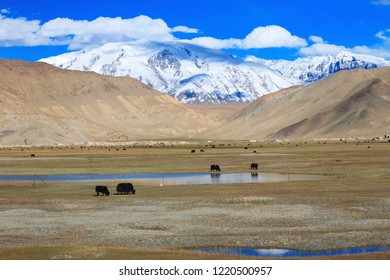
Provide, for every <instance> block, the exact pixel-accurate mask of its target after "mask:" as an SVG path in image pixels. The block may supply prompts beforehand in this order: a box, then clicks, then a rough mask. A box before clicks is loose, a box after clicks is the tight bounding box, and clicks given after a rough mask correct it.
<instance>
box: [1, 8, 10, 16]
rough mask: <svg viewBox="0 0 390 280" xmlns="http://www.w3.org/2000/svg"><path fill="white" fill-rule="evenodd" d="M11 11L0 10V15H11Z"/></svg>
mask: <svg viewBox="0 0 390 280" xmlns="http://www.w3.org/2000/svg"><path fill="white" fill-rule="evenodd" d="M10 12H11V11H10V10H9V9H1V10H0V14H3V15H5V14H9V13H10Z"/></svg>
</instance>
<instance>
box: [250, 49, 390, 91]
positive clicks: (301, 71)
mask: <svg viewBox="0 0 390 280" xmlns="http://www.w3.org/2000/svg"><path fill="white" fill-rule="evenodd" d="M249 60H252V61H253V60H256V59H255V58H250V59H249ZM257 61H258V62H260V63H263V64H264V65H266V66H268V67H270V68H271V69H273V70H275V71H279V72H280V73H281V74H282V75H283V76H284V77H286V78H288V79H296V80H297V81H300V82H302V83H304V84H307V83H312V82H315V81H318V80H320V79H323V78H325V77H328V76H330V75H332V74H334V73H336V72H339V71H341V70H353V69H357V68H361V69H373V68H378V67H383V66H390V62H389V61H386V60H384V59H382V58H378V57H374V56H370V55H359V54H353V53H350V52H341V53H339V54H337V55H336V56H315V57H307V58H298V59H296V60H295V61H287V60H274V61H270V60H268V61H267V60H257Z"/></svg>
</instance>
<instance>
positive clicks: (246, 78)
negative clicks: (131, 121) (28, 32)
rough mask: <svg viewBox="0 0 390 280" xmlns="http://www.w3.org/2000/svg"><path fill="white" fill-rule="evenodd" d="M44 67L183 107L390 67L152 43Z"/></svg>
mask: <svg viewBox="0 0 390 280" xmlns="http://www.w3.org/2000/svg"><path fill="white" fill-rule="evenodd" d="M40 61H42V62H47V63H49V64H52V65H55V66H57V67H59V68H62V69H69V70H81V71H93V72H96V73H99V74H103V75H109V76H117V77H118V76H127V77H133V78H135V79H137V80H139V81H141V82H142V83H144V84H146V85H148V86H150V87H152V88H154V89H156V90H158V91H160V92H164V93H167V94H169V95H170V96H172V97H174V98H175V99H177V100H179V101H180V102H182V103H202V104H204V103H212V104H219V103H231V102H252V101H254V100H256V99H258V98H259V97H261V96H263V95H265V94H268V93H271V92H275V91H278V90H280V89H284V88H288V87H291V86H293V85H302V84H309V83H312V82H315V81H317V80H320V79H322V78H324V77H327V76H329V75H331V74H334V73H336V72H338V71H340V70H351V69H356V68H362V69H372V68H378V67H383V66H390V62H389V61H386V60H384V59H381V58H377V57H373V56H368V55H357V54H352V53H349V52H342V53H340V54H338V55H337V56H318V57H309V58H298V59H296V60H295V61H287V60H264V59H258V58H255V57H248V58H247V59H245V60H244V59H240V58H237V57H233V56H231V55H229V54H227V53H224V52H222V51H217V50H211V49H208V48H204V47H200V46H196V45H191V44H186V43H180V42H174V43H156V42H149V41H133V42H128V43H126V44H124V43H108V44H105V45H103V46H99V47H90V48H88V49H84V50H81V51H77V52H70V53H65V54H62V55H59V56H55V57H49V58H45V59H41V60H40Z"/></svg>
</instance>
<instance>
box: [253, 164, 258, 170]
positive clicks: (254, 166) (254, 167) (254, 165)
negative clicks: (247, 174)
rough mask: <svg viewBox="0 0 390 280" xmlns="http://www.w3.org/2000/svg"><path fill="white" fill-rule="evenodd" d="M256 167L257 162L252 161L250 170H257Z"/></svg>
mask: <svg viewBox="0 0 390 280" xmlns="http://www.w3.org/2000/svg"><path fill="white" fill-rule="evenodd" d="M258 167H259V165H258V164H257V163H252V164H251V169H252V170H257V168H258Z"/></svg>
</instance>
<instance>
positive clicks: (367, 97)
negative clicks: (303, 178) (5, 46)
mask: <svg viewBox="0 0 390 280" xmlns="http://www.w3.org/2000/svg"><path fill="white" fill-rule="evenodd" d="M0 97H1V99H0V106H1V111H0V145H14V144H15V145H20V144H29V145H32V144H38V145H40V144H58V143H63V144H68V143H85V142H106V141H131V140H153V139H158V140H162V139H191V138H192V139H224V140H248V139H259V140H263V139H299V140H302V139H307V140H311V139H315V138H345V137H348V138H351V137H374V136H383V135H384V134H390V114H389V108H390V106H389V105H390V68H380V69H374V70H354V71H343V72H339V73H337V74H335V75H333V76H331V77H328V78H326V79H323V80H321V81H319V82H316V83H314V84H311V85H309V86H306V87H300V86H298V87H293V88H289V89H284V90H282V91H279V92H276V93H272V94H269V95H266V96H263V97H262V98H260V99H259V100H257V101H255V102H252V103H250V104H248V105H245V104H227V105H196V106H195V105H191V106H189V105H184V104H181V103H180V102H178V101H176V100H175V99H173V98H171V97H170V96H168V95H166V94H163V93H160V92H157V91H155V90H152V89H151V88H149V87H147V86H145V85H144V84H142V83H140V82H138V81H136V80H134V79H132V78H114V77H107V76H102V75H99V74H96V73H92V72H79V71H68V70H61V69H58V68H56V67H53V66H50V65H48V64H45V63H28V62H23V61H9V60H0Z"/></svg>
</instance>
